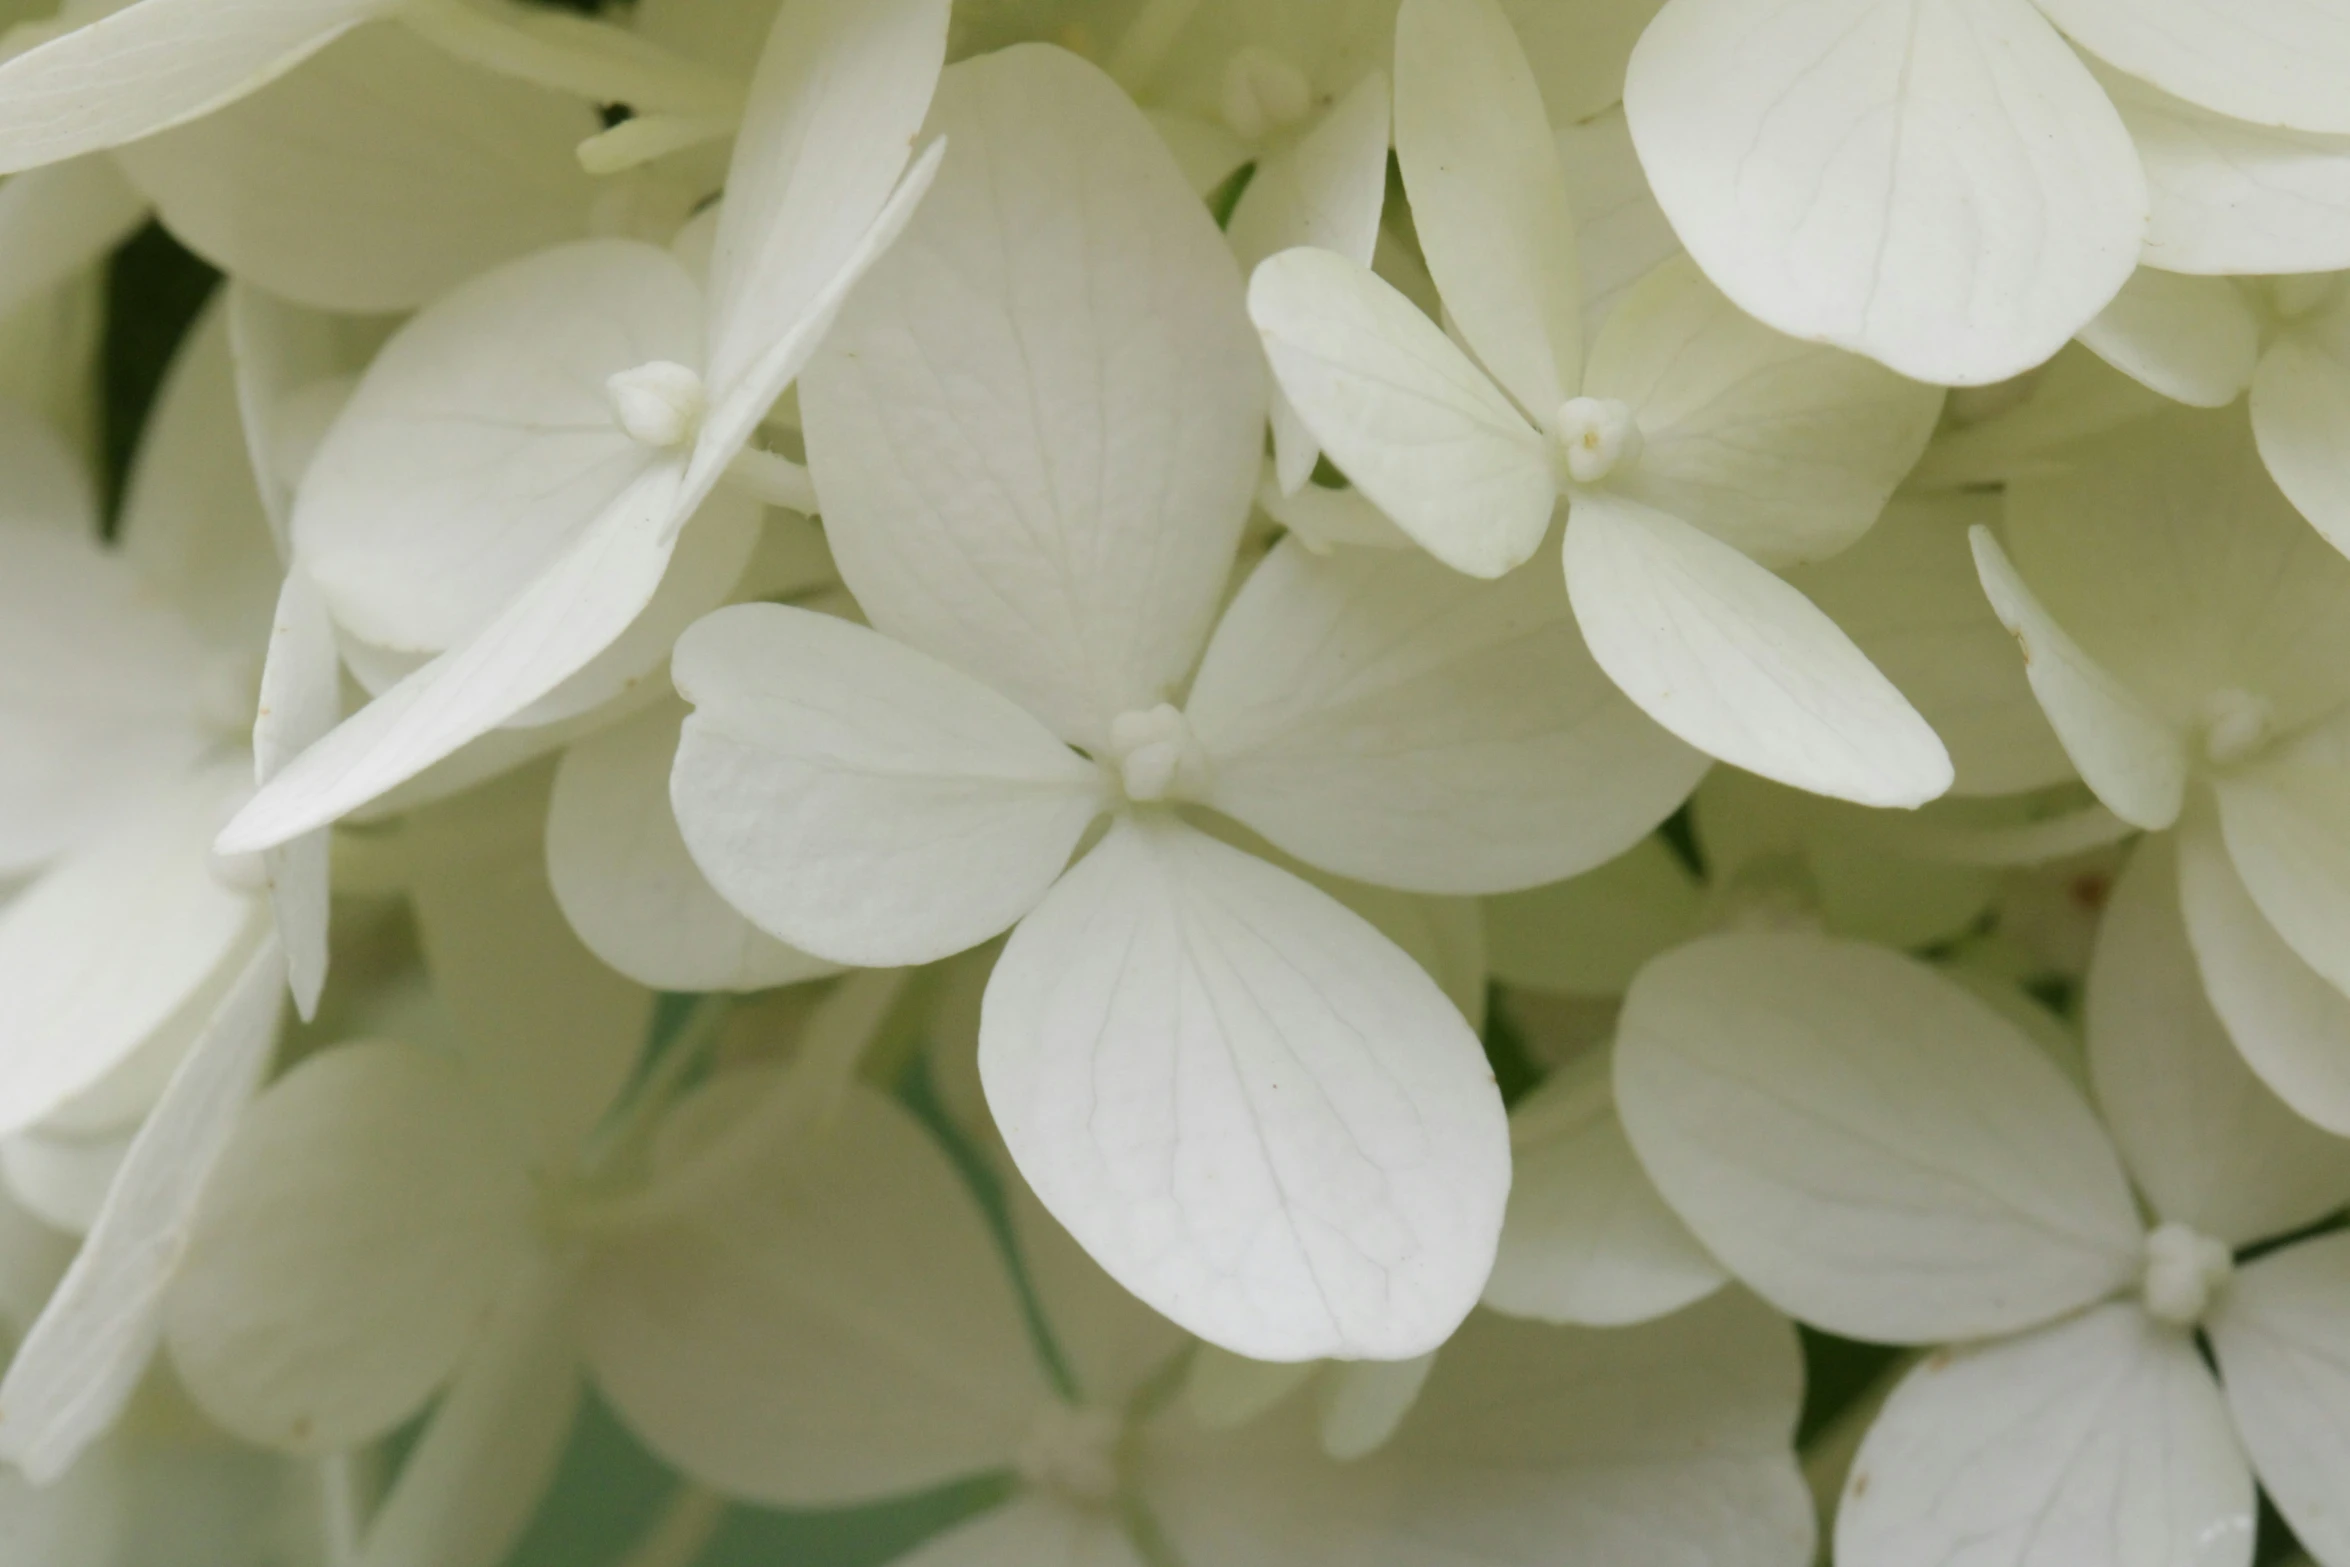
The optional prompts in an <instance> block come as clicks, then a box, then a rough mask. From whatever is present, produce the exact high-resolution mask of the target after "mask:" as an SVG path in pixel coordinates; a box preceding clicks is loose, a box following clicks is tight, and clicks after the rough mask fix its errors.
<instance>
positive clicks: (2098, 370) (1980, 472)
mask: <svg viewBox="0 0 2350 1567" xmlns="http://www.w3.org/2000/svg"><path fill="white" fill-rule="evenodd" d="M1985 392H1986V395H1988V396H1989V397H1991V399H1992V405H1991V407H1990V408H1989V409H1986V410H1982V411H1981V414H1980V416H1979V417H1977V418H1974V419H1971V420H1956V419H1954V420H1953V421H1952V422H1951V423H1950V424H1949V425H1948V426H1947V427H1946V428H1944V429H1943V430H1941V431H1940V432H1938V433H1937V434H1936V435H1935V437H1934V439H1933V440H1932V441H1930V442H1928V443H1927V445H1926V455H1925V456H1923V457H1921V458H1919V459H1918V465H1917V467H1916V468H1915V469H1913V470H1912V471H1911V473H1910V483H1911V484H1912V485H1913V486H1915V487H1917V488H1920V489H1937V490H1940V489H1968V488H1973V487H1976V486H1980V485H1996V484H2004V483H2007V482H2009V481H2011V480H2016V479H2022V478H2032V477H2041V476H2045V475H2046V474H2048V473H2050V472H2052V471H2055V470H2058V469H2060V468H2061V467H2063V466H2064V465H2065V464H2066V463H2068V462H2069V461H2070V460H2071V455H2070V453H2069V451H2068V448H2069V447H2071V446H2072V445H2073V444H2074V443H2075V442H2079V441H2084V440H2087V439H2090V438H2092V437H2095V436H2099V435H2104V434H2107V433H2109V432H2111V431H2113V430H2116V429H2119V428H2120V427H2122V426H2123V425H2127V424H2130V423H2132V422H2134V421H2136V420H2139V419H2143V418H2145V417H2147V416H2148V415H2150V414H2154V413H2159V412H2161V411H2163V410H2164V409H2166V408H2168V407H2169V406H2170V403H2169V401H2168V400H2167V399H2165V398H2164V397H2163V396H2162V394H2160V393H2159V392H2151V391H2148V390H2147V389H2146V388H2145V387H2143V386H2140V385H2139V384H2138V383H2137V382H2135V381H2133V380H2131V379H2130V378H2129V377H2128V376H2126V375H2124V374H2122V373H2121V372H2120V371H2119V370H2116V369H2115V368H2113V366H2111V365H2109V364H2107V363H2106V362H2105V361H2104V360H2102V359H2100V358H2098V357H2097V356H2096V355H2095V354H2093V353H2091V352H2089V350H2088V349H2087V348H2085V347H2083V346H2082V345H2081V343H2080V341H2079V339H2077V338H2076V339H2075V340H2074V341H2072V342H2070V343H2067V344H2066V345H2065V346H2064V347H2063V348H2061V349H2058V350H2057V353H2056V357H2055V358H2054V359H2051V360H2049V361H2048V363H2046V364H2045V365H2042V366H2041V367H2040V368H2039V369H2037V370H2034V371H2031V372H2029V373H2028V374H2027V375H2024V376H2020V377H2018V378H2017V379H2015V380H2013V381H2008V382H2003V383H2001V385H2000V386H1999V387H1998V388H1996V389H1994V388H1986V389H1985ZM2011 398H2012V399H2014V400H2012V401H2011V400H2010V399H2011Z"/></svg>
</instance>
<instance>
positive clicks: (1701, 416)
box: [1583, 256, 1942, 568]
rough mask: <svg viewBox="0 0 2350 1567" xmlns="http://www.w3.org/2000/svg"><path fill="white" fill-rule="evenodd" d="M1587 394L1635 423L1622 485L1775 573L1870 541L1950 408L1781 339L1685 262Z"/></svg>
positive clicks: (1847, 361)
mask: <svg viewBox="0 0 2350 1567" xmlns="http://www.w3.org/2000/svg"><path fill="white" fill-rule="evenodd" d="M1583 390H1584V391H1585V392H1586V393H1587V394H1589V395H1590V396H1593V397H1613V398H1616V399H1619V400H1620V401H1622V402H1624V403H1627V404H1629V405H1630V406H1631V408H1632V411H1633V412H1634V414H1635V415H1637V416H1638V419H1639V423H1640V438H1641V446H1640V456H1639V460H1638V461H1637V462H1635V463H1632V464H1630V465H1628V466H1626V467H1624V468H1623V469H1621V470H1619V471H1618V472H1616V473H1614V474H1611V475H1610V476H1609V480H1608V487H1609V488H1610V489H1611V490H1613V491H1615V492H1617V493H1619V494H1622V495H1626V496H1629V497H1630V498H1632V499H1633V500H1636V501H1638V502H1640V503H1642V504H1643V505H1647V506H1651V507H1654V508H1656V509H1657V510H1659V511H1662V512H1667V513H1670V514H1671V515H1673V516H1675V517H1678V518H1680V519H1681V520H1682V521H1684V522H1687V523H1690V524H1692V525H1694V526H1696V527H1699V528H1702V529H1704V530H1705V531H1706V532H1708V533H1710V534H1712V535H1713V536H1714V537H1715V538H1718V539H1720V540H1722V541H1723V542H1724V543H1726V544H1729V545H1730V546H1732V547H1733V548H1735V549H1737V550H1739V551H1740V552H1741V553H1743V554H1746V555H1750V556H1752V557H1753V558H1754V559H1756V560H1758V561H1760V562H1762V563H1763V564H1764V565H1766V566H1770V567H1773V568H1776V567H1781V566H1790V565H1793V564H1795V563H1796V562H1798V561H1807V560H1820V559H1823V558H1825V557H1827V556H1830V555H1833V554H1835V553H1836V552H1837V551H1838V550H1841V549H1844V548H1846V547H1847V546H1849V545H1850V544H1852V543H1853V541H1855V540H1856V539H1858V538H1860V537H1861V536H1862V535H1863V534H1865V533H1866V532H1867V531H1868V529H1869V526H1870V524H1872V523H1874V522H1875V521H1876V520H1877V514H1878V513H1879V512H1881V511H1883V510H1884V509H1885V502H1886V500H1887V498H1888V497H1890V496H1891V495H1892V493H1893V486H1894V485H1896V484H1898V483H1900V482H1901V479H1902V476H1903V475H1905V474H1907V473H1908V472H1909V470H1910V468H1911V467H1912V466H1913V465H1914V464H1915V463H1916V462H1917V460H1918V454H1919V453H1920V452H1922V451H1924V450H1925V449H1926V438H1927V437H1928V436H1930V435H1932V434H1933V433H1934V420H1935V417H1936V416H1937V415H1938V414H1940V413H1941V411H1942V394H1941V392H1940V390H1939V389H1938V388H1935V387H1930V386H1921V385H1920V384H1918V383H1917V382H1915V381H1911V380H1908V379H1906V378H1905V377H1902V376H1898V375H1895V374H1894V373H1893V372H1892V371H1890V370H1887V369H1886V368H1885V367H1884V366H1882V365H1880V364H1876V363H1874V362H1872V361H1870V360H1867V359H1863V358H1860V357H1859V356H1858V355H1855V354H1848V353H1845V352H1843V351H1842V350H1841V349H1835V348H1827V347H1823V346H1821V345H1820V344H1817V343H1806V342H1802V341H1800V340H1798V339H1796V338H1792V337H1788V336H1786V335H1784V334H1782V333H1779V332H1774V331H1772V330H1771V329H1770V328H1769V327H1767V326H1764V325H1763V324H1762V323H1761V322H1759V321H1757V320H1755V319H1754V318H1753V317H1752V316H1750V315H1748V314H1746V313H1745V312H1744V311H1742V310H1740V309H1739V308H1738V307H1737V306H1736V305H1733V304H1731V303H1730V301H1729V300H1728V299H1726V298H1724V297H1723V295H1722V292H1721V290H1720V289H1717V288H1716V287H1714V286H1713V284H1711V283H1709V282H1707V281H1706V277H1705V274H1704V273H1702V272H1700V271H1698V270H1697V264H1696V263H1695V262H1693V261H1691V260H1690V259H1689V258H1688V257H1686V256H1675V257H1672V258H1670V259H1668V260H1666V261H1665V262H1663V263H1662V264H1661V265H1659V266H1658V267H1657V268H1656V269H1655V270H1654V271H1652V272H1650V273H1649V274H1648V275H1647V276H1646V277H1645V278H1643V279H1642V280H1641V281H1640V282H1638V283H1637V284H1634V285H1633V286H1632V287H1631V288H1630V289H1628V290H1626V291H1625V293H1624V295H1623V296H1622V298H1621V299H1619V300H1618V301H1617V304H1616V309H1615V312H1614V313H1613V314H1612V315H1610V316H1609V317H1608V323H1607V326H1606V328H1605V329H1604V330H1603V331H1602V332H1601V333H1600V335H1599V340H1598V341H1597V342H1596V343H1594V344H1593V345H1592V349H1591V364H1590V368H1589V369H1588V371H1587V372H1586V373H1585V376H1584V383H1583Z"/></svg>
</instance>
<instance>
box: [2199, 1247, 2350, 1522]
mask: <svg viewBox="0 0 2350 1567" xmlns="http://www.w3.org/2000/svg"><path fill="white" fill-rule="evenodd" d="M2345 1300H2350V1236H2344V1235H2339V1234H2336V1235H2322V1236H2319V1237H2317V1238H2316V1239H2314V1240H2308V1241H2303V1242H2301V1243H2300V1244H2298V1245H2295V1246H2288V1247H2286V1248H2285V1249H2284V1250H2283V1251H2280V1252H2277V1253H2275V1254H2273V1255H2271V1256H2267V1257H2263V1258H2261V1259H2260V1260H2259V1261H2257V1262H2254V1263H2250V1264H2248V1265H2247V1266H2246V1267H2245V1268H2244V1269H2243V1271H2242V1272H2240V1273H2238V1274H2237V1275H2236V1276H2235V1278H2234V1279H2233V1280H2231V1281H2230V1282H2229V1286H2228V1293H2227V1295H2226V1296H2225V1297H2224V1298H2223V1299H2222V1300H2221V1302H2220V1306H2219V1310H2218V1311H2217V1312H2216V1313H2215V1314H2214V1315H2213V1317H2212V1319H2211V1324H2210V1333H2211V1347H2212V1351H2213V1353H2214V1355H2215V1356H2216V1357H2217V1358H2218V1360H2219V1374H2220V1382H2221V1385H2222V1386H2223V1387H2225V1388H2226V1389H2227V1395H2228V1406H2229V1407H2230V1408H2231V1409H2232V1410H2234V1411H2235V1416H2236V1429H2237V1431H2238V1432H2240V1433H2241V1434H2242V1436H2243V1441H2244V1446H2245V1448H2246V1450H2247V1451H2249V1452H2250V1453H2251V1455H2252V1464H2253V1468H2254V1469H2255V1470H2256V1471H2257V1472H2258V1473H2259V1475H2260V1484H2261V1488H2262V1489H2263V1490H2265V1491H2266V1492H2267V1493H2268V1496H2269V1500H2271V1501H2273V1502H2274V1503H2276V1506H2277V1511H2278V1512H2280V1513H2283V1514H2284V1515H2285V1521H2286V1522H2287V1523H2289V1524H2291V1525H2292V1526H2293V1532H2294V1533H2295V1534H2296V1535H2298V1536H2299V1537H2300V1539H2301V1543H2302V1544H2303V1545H2304V1546H2306V1547H2307V1548H2308V1549H2309V1551H2310V1552H2311V1553H2312V1554H2313V1555H2315V1556H2316V1557H2317V1558H2318V1559H2319V1560H2338V1559H2340V1557H2341V1556H2342V1554H2343V1553H2344V1552H2345V1551H2350V1519H2346V1518H2345V1517H2344V1516H2343V1513H2342V1494H2343V1485H2344V1483H2345V1479H2346V1478H2350V1440H2346V1439H2345V1435H2344V1432H2343V1427H2342V1419H2341V1409H2342V1404H2343V1401H2344V1400H2345V1399H2350V1377H2346V1376H2345V1372H2344V1367H2345V1366H2350V1338H2346V1336H2345V1333H2344V1326H2345V1324H2350V1315H2346V1314H2345V1313H2344V1311H2343V1309H2342V1303H2343V1302H2344V1301H2345Z"/></svg>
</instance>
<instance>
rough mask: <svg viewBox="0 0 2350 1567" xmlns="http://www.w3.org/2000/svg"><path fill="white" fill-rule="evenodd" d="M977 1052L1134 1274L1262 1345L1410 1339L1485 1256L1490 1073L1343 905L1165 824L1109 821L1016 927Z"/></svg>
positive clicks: (1300, 1349)
mask: <svg viewBox="0 0 2350 1567" xmlns="http://www.w3.org/2000/svg"><path fill="white" fill-rule="evenodd" d="M980 1071H981V1075H982V1078H983V1080H984V1081H985V1083H986V1085H987V1098H988V1104H989V1106H990V1108H991V1109H993V1111H994V1112H995V1118H996V1123H997V1125H998V1126H1000V1127H1001V1128H1002V1130H1003V1134H1004V1141H1005V1143H1006V1144H1007V1145H1008V1146H1009V1147H1010V1149H1011V1151H1012V1157H1013V1159H1014V1160H1015V1161H1016V1162H1017V1163H1018V1164H1019V1166H1020V1170H1021V1173H1022V1174H1023V1175H1025V1176H1026V1177H1027V1178H1028V1182H1029V1184H1030V1186H1032V1187H1033V1188H1035V1190H1036V1193H1037V1195H1038V1196H1039V1197H1040V1198H1041V1199H1042V1200H1043V1202H1044V1205H1045V1207H1046V1208H1047V1209H1049V1210H1051V1212H1052V1214H1053V1216H1054V1217H1055V1218H1057V1219H1059V1220H1060V1221H1061V1222H1062V1223H1063V1224H1064V1225H1066V1226H1068V1228H1069V1230H1070V1233H1071V1234H1073V1235H1075V1236H1076V1238H1077V1240H1078V1241H1079V1243H1080V1244H1082V1245H1083V1246H1084V1247H1085V1249H1086V1250H1087V1251H1088V1252H1090V1253H1091V1254H1092V1255H1093V1257H1094V1259H1095V1260H1096V1261H1097V1262H1099V1263H1100V1264H1101V1265H1102V1266H1103V1268H1104V1269H1106V1270H1107V1271H1108V1272H1109V1274H1110V1275H1111V1277H1113V1278H1115V1279H1117V1280H1118V1281H1119V1282H1120V1283H1121V1284H1124V1285H1125V1286H1126V1287H1127V1288H1128V1289H1131V1290H1133V1291H1134V1292H1135V1293H1136V1294H1137V1295H1140V1296H1141V1297H1142V1298H1143V1300H1144V1301H1145V1302H1147V1303H1148V1304H1150V1305H1151V1306H1153V1307H1155V1308H1157V1309H1158V1310H1160V1311H1162V1312H1164V1313H1165V1314H1166V1315H1167V1316H1169V1317H1171V1318H1173V1319H1174V1320H1175V1321H1176V1322H1177V1323H1178V1324H1180V1325H1182V1326H1183V1327H1185V1328H1187V1329H1189V1330H1190V1331H1192V1332H1194V1333H1197V1334H1199V1335H1200V1336H1201V1337H1203V1338H1206V1339H1208V1340H1209V1341H1210V1342H1212V1343H1218V1344H1221V1345H1223V1346H1224V1347H1225V1348H1227V1349H1232V1350H1236V1351H1238V1352H1240V1353H1242V1354H1245V1355H1251V1356H1254V1357H1256V1358H1259V1359H1281V1360H1291V1359H1303V1358H1307V1357H1314V1356H1333V1355H1339V1356H1348V1357H1358V1358H1375V1359H1403V1358H1409V1357H1411V1356H1414V1355H1418V1354H1421V1353H1424V1352H1425V1351H1427V1350H1429V1349H1431V1348H1433V1347H1435V1346H1436V1345H1437V1344H1438V1343H1441V1342H1442V1341H1443V1339H1444V1338H1445V1337H1446V1336H1447V1335H1448V1334H1449V1333H1450V1332H1451V1330H1452V1329H1453V1327H1454V1326H1455V1325H1457V1324H1458V1323H1459V1321H1460V1319H1461V1317H1462V1315H1463V1314H1464V1313H1465V1312H1466V1311H1467V1310H1468V1308H1469V1306H1470V1305H1471V1304H1472V1303H1473V1302H1474V1300H1475V1298H1476V1291H1477V1289H1478V1288H1479V1287H1480V1286H1481V1285H1482V1284H1483V1283H1484V1279H1485V1274H1486V1273H1487V1271H1488V1270H1489V1269H1490V1267H1491V1266H1492V1257H1493V1250H1492V1249H1493V1245H1494V1240H1495V1236H1496V1234H1497V1232H1498V1231H1499V1228H1500V1221H1501V1207H1502V1199H1503V1197H1504V1194H1505V1193H1506V1191H1507V1189H1508V1184H1509V1176H1508V1165H1507V1157H1506V1155H1507V1145H1506V1141H1507V1132H1506V1128H1505V1125H1504V1123H1503V1118H1502V1115H1501V1102H1500V1097H1499V1095H1497V1094H1496V1093H1495V1091H1494V1088H1493V1080H1492V1075H1491V1072H1490V1071H1489V1069H1488V1068H1487V1066H1486V1064H1485V1060H1484V1055H1483V1052H1482V1051H1481V1050H1480V1049H1479V1048H1478V1045H1477V1041H1476V1039H1475V1037H1474V1036H1473V1035H1472V1034H1471V1033H1470V1032H1469V1031H1468V1028H1467V1026H1466V1025H1465V1024H1464V1023H1462V1021H1461V1019H1460V1015H1459V1014H1458V1013H1457V1012H1456V1011H1454V1010H1453V1007H1452V1005H1451V1003H1450V1002H1448V1001H1446V1000H1445V999H1444V997H1443V995H1442V993H1441V992H1440V991H1438V990H1437V988H1436V987H1435V985H1434V984H1433V983H1432V982H1430V981H1429V980H1428V979H1427V977H1426V976H1425V975H1424V974H1422V973H1421V972H1420V970H1419V969H1418V968H1417V967H1416V966H1414V965H1413V964H1412V963H1411V962H1410V960H1409V959H1407V958H1405V957H1404V956H1403V954H1402V953H1400V952H1398V951H1396V950H1395V949H1394V948H1393V947H1392V946H1390V945H1389V944H1388V943H1387V942H1386V941H1385V940H1384V939H1382V938H1381V937H1380V936H1379V935H1378V934H1377V933H1376V932H1375V931H1373V930H1372V929H1371V928H1370V927H1369V926H1368V925H1366V924H1365V923H1364V922H1363V921H1362V920H1361V919H1360V918H1358V917H1357V916H1355V915H1353V914H1351V913H1349V912H1347V911H1346V910H1344V909H1343V908H1341V907H1339V906H1338V905H1337V904H1335V903H1332V902H1331V901H1329V900H1328V899H1327V898H1325V897H1324V896H1322V895H1321V894H1319V893H1317V892H1315V891H1314V890H1312V889H1311V888H1309V887H1307V886H1306V885H1305V884H1303V883H1302V882H1299V881H1298V880H1296V879H1295V878H1293V877H1290V876H1288V875H1285V874H1284V873H1282V872H1280V871H1278V870H1275V869H1273V868H1271V867H1269V866H1267V865H1265V864H1264V863H1263V862H1262V861H1260V860H1257V859H1255V858H1253V857H1252V856H1249V855H1246V854H1243V853H1241V852H1240V851H1239V850H1236V849H1231V848H1227V847H1226V846H1224V845H1222V844H1220V843H1217V842H1215V841H1214V840H1213V839H1210V838H1207V837H1205V836H1203V835H1201V834H1198V833H1195V832H1193V831H1191V830H1190V829H1188V828H1184V827H1182V826H1180V825H1179V824H1176V823H1173V822H1165V821H1153V820H1149V819H1145V818H1136V819H1130V820H1125V821H1121V822H1120V823H1119V824H1118V825H1116V826H1114V827H1113V828H1112V829H1111V831H1110V835H1109V836H1108V837H1107V838H1105V839H1104V840H1103V841H1102V843H1101V844H1100V845H1098V846H1097V847H1096V848H1095V849H1094V850H1093V852H1092V853H1091V854H1088V855H1087V856H1086V857H1085V858H1084V859H1083V860H1081V861H1079V862H1078V864H1077V865H1076V867H1075V868H1074V869H1072V870H1071V871H1070V872H1069V874H1068V875H1067V876H1065V877H1063V878H1062V880H1061V884H1060V885H1059V886H1058V887H1056V888H1055V889H1054V890H1053V892H1052V894H1051V895H1050V896H1048V897H1047V898H1046V899H1045V901H1044V902H1043V903H1042V904H1041V905H1039V906H1038V908H1037V909H1036V910H1035V912H1034V913H1032V914H1030V915H1029V916H1028V918H1027V919H1025V920H1023V921H1022V922H1021V923H1020V925H1019V927H1018V928H1017V929H1015V930H1014V931H1013V933H1012V938H1011V941H1010V942H1009V944H1008V945H1007V946H1006V947H1005V949H1004V955H1003V957H1002V958H1001V959H1000V960H999V961H998V963H997V965H996V971H995V976H994V978H993V979H992V980H991V981H990V983H989V985H988V990H987V1001H986V1006H985V1010H984V1011H983V1013H982V1017H981V1023H980Z"/></svg>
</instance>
